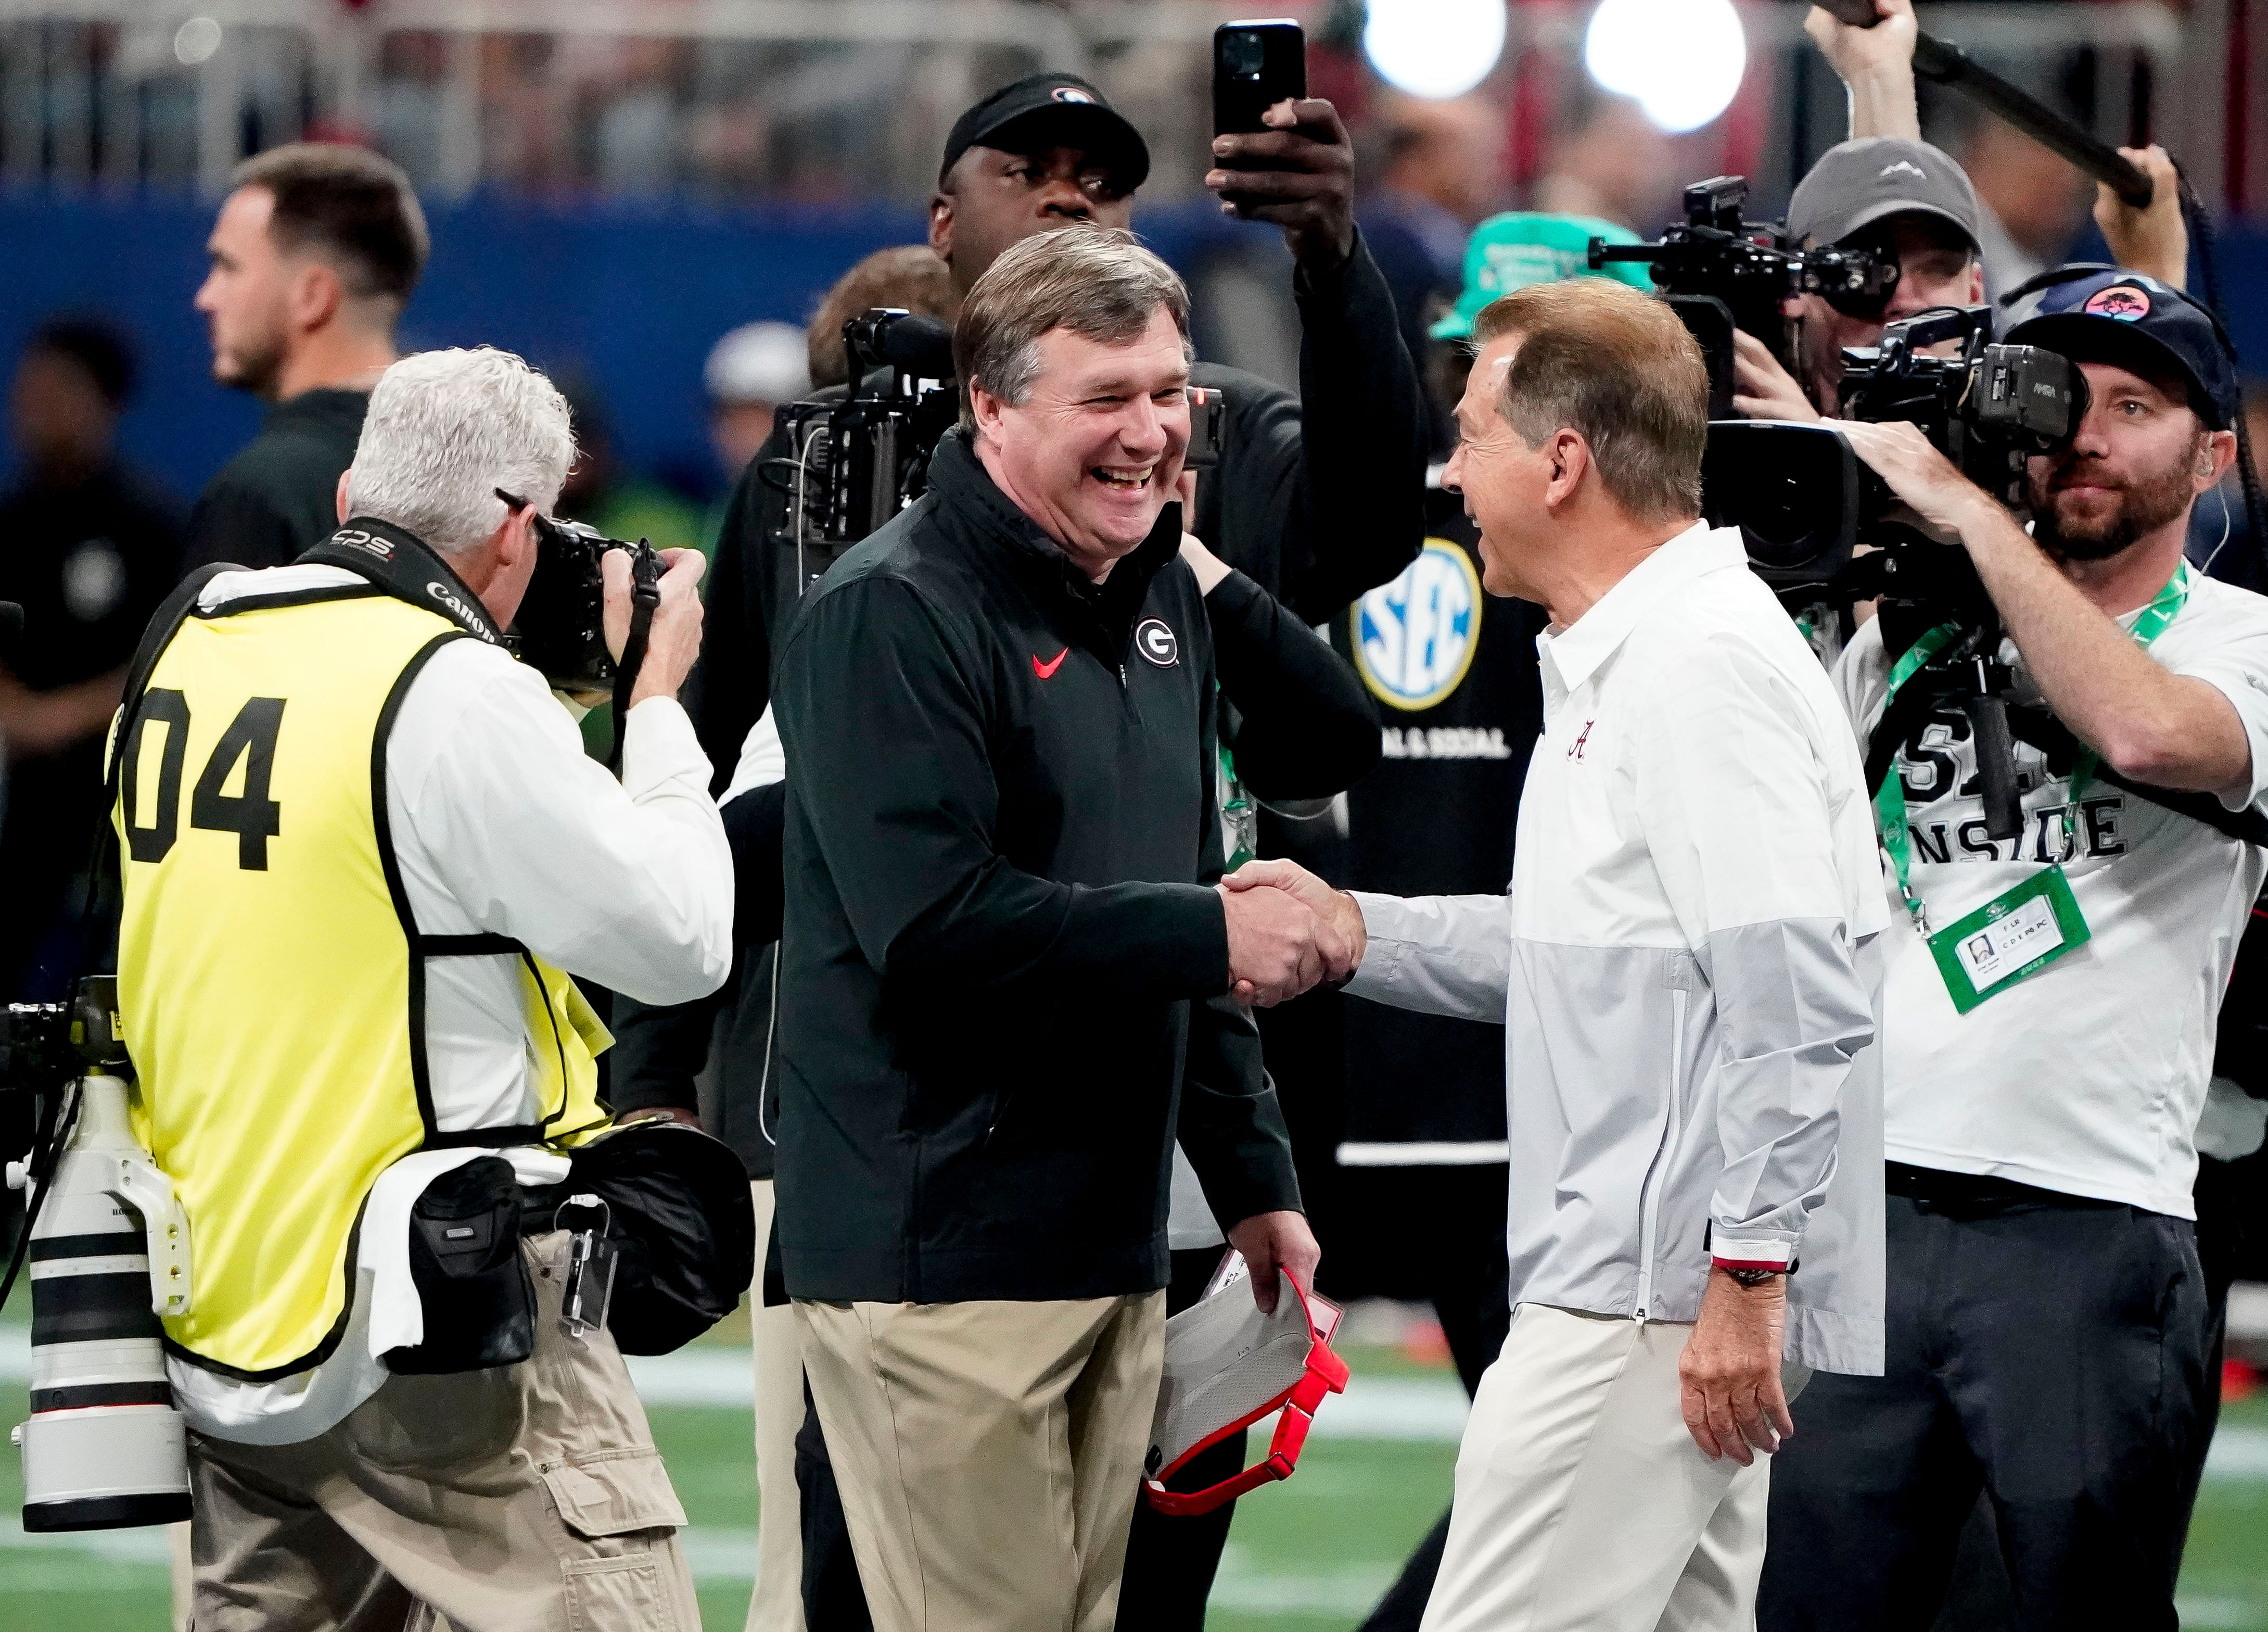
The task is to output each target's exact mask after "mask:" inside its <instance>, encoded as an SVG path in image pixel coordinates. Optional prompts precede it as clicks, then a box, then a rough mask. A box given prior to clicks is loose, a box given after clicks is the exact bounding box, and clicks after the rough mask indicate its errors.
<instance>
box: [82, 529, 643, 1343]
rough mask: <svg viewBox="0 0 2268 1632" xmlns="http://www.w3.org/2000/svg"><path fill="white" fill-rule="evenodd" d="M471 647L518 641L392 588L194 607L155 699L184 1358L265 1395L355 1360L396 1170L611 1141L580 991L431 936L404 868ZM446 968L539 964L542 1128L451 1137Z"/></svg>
mask: <svg viewBox="0 0 2268 1632" xmlns="http://www.w3.org/2000/svg"><path fill="white" fill-rule="evenodd" d="M343 536H345V535H342V537H343ZM401 537H402V538H403V539H404V540H405V541H407V535H401ZM407 543H409V544H414V543H415V541H407ZM331 548H335V545H334V546H319V549H331ZM416 550H418V551H419V553H420V555H421V557H423V546H422V545H417V546H416ZM433 559H434V558H431V557H423V560H425V561H427V562H431V561H433ZM440 576H441V577H442V578H445V579H446V580H447V581H448V582H449V583H450V584H452V585H453V584H454V583H455V580H454V579H453V576H450V575H448V574H447V573H446V569H440ZM162 616H163V614H161V617H162ZM468 630H476V631H479V632H482V633H483V634H484V638H490V639H492V638H493V637H492V636H489V635H485V625H484V624H479V625H475V624H470V623H468V620H467V619H466V618H465V617H457V618H454V619H453V618H452V617H449V616H446V615H444V614H442V613H440V612H438V611H434V610H428V609H426V608H425V607H424V606H422V605H417V604H414V603H412V602H410V601H409V600H407V599H399V598H397V597H396V595H395V594H389V593H387V590H385V589H383V588H380V587H378V586H377V585H375V584H373V585H371V586H368V587H364V586H355V587H342V588H336V589H326V590H320V591H313V592H302V593H299V594H281V595H270V596H265V597H261V596H254V597H250V598H245V599H239V600H236V601H232V602H229V603H228V604H226V605H225V606H224V607H222V608H221V609H219V610H218V611H217V612H216V613H214V614H210V615H207V614H204V613H202V612H198V611H195V610H191V611H190V612H189V613H188V615H187V616H186V617H182V618H181V619H180V623H179V625H178V627H177V628H176V629H175V630H174V631H173V634H172V637H171V638H170V639H166V641H165V644H164V645H163V646H162V647H161V648H159V650H158V654H157V657H156V660H155V661H154V663H153V664H151V665H150V666H149V667H148V668H147V669H146V683H145V684H144V685H143V686H142V687H141V689H140V690H138V691H137V690H132V689H129V695H128V698H127V710H128V712H127V713H125V714H124V715H123V716H122V719H124V720H128V721H130V722H131V723H130V726H129V730H128V734H127V735H126V738H125V740H124V742H123V743H122V746H121V749H120V751H119V753H118V756H117V765H116V771H115V780H116V784H117V789H118V793H117V800H116V804H115V807H114V810H113V812H112V820H113V823H114V827H115V829H116V831H117V836H118V845H119V856H120V872H121V876H122V892H123V896H122V912H121V921H120V929H119V947H118V991H119V1002H120V1008H121V1010H122V1018H123V1019H124V1022H125V1025H126V1037H127V1042H128V1047H129V1050H130V1052H131V1053H132V1056H133V1060H134V1066H135V1070H136V1085H135V1092H134V1101H133V1110H134V1115H135V1121H136V1128H135V1131H136V1134H138V1135H139V1136H140V1137H141V1139H142V1141H143V1142H144V1145H145V1147H146V1148H148V1149H149V1151H150V1152H151V1156H154V1157H155V1158H156V1160H157V1162H158V1166H159V1167H160V1168H162V1169H163V1170H165V1172H166V1175H167V1177H169V1178H171V1179H172V1180H173V1184H174V1186H175V1188H176V1189H177V1190H178V1191H179V1192H180V1196H181V1200H182V1202H183V1203H184V1205H185V1207H186V1208H187V1211H188V1219H189V1237H190V1247H191V1266H192V1271H191V1273H192V1274H193V1275H194V1277H195V1301H194V1304H193V1307H192V1309H191V1311H190V1312H189V1313H188V1314H187V1315H183V1316H180V1317H178V1318H168V1319H167V1320H166V1322H165V1326H166V1338H167V1340H168V1347H169V1348H173V1350H175V1351H176V1352H179V1353H180V1354H182V1355H185V1356H187V1357H188V1358H189V1359H191V1360H193V1361H195V1362H198V1363H200V1364H202V1365H204V1366H206V1367H207V1368H209V1369H210V1370H214V1371H217V1372H219V1373H222V1374H223V1375H225V1376H230V1377H236V1378H238V1379H239V1380H242V1381H247V1382H254V1383H259V1382H269V1381H273V1380H275V1379H276V1378H278V1377H288V1376H290V1375H291V1374H292V1373H294V1372H298V1371H302V1370H306V1369H307V1368H308V1367H310V1366H312V1365H315V1364H318V1363H320V1362H321V1361H322V1360H324V1359H325V1358H326V1357H327V1356H328V1355H329V1354H330V1352H331V1350H332V1349H333V1348H334V1347H335V1345H336V1343H337V1342H338V1340H339V1337H340V1335H341V1334H342V1332H343V1331H344V1329H345V1326H346V1317H347V1312H348V1296H349V1290H350V1289H349V1284H348V1282H349V1276H348V1273H347V1269H348V1265H349V1262H350V1255H351V1252H352V1247H353V1242H354V1235H355V1230H356V1226H357V1221H358V1220H359V1218H360V1216H361V1212H362V1206H363V1202H364V1200H365V1197H366V1196H367V1195H368V1194H369V1193H370V1189H371V1186H372V1184H373V1183H374V1182H375V1181H376V1179H377V1178H378V1176H379V1174H380V1173H381V1172H382V1171H384V1170H385V1169H386V1168H387V1166H389V1165H390V1164H392V1163H394V1162H396V1161H398V1160H399V1159H400V1158H401V1157H402V1156H406V1155H408V1154H409V1152H411V1151H413V1150H416V1149H419V1148H433V1147H436V1146H451V1145H454V1146H464V1145H497V1146H510V1145H515V1144H525V1143H529V1142H534V1141H538V1140H551V1141H556V1140H560V1139H563V1138H567V1137H570V1136H571V1135H573V1134H579V1133H581V1132H582V1131H584V1130H585V1129H586V1128H588V1127H590V1126H593V1125H595V1124H597V1123H598V1122H600V1121H601V1120H602V1119H603V1118H604V1112H603V1111H600V1108H599V1104H598V1099H597V1093H596V1087H597V1071H596V1066H595V1057H596V1055H597V1054H598V1052H600V1051H602V1050H603V1049H604V1048H605V1047H606V1046H607V1045H608V1043H609V1042H610V1041H611V1040H612V1039H611V1038H608V1036H607V1033H606V1030H605V1028H604V1027H603V1026H601V1025H600V1023H599V1022H598V1020H597V1017H596V1016H595V1015H593V1013H592V1012H591V1010H590V1008H589V1007H588V1005H587V1004H585V1002H584V1001H583V999H582V997H581V994H580V993H578V992H577V990H576V989H575V986H574V984H573V982H572V981H571V980H570V979H569V978H567V977H566V976H565V975H564V974H563V973H562V972H561V971H558V970H556V969H554V968H551V967H550V966H549V965H548V964H544V963H543V962H542V961H541V960H540V959H537V958H535V957H534V956H531V955H529V954H528V953H527V951H526V949H523V948H521V947H520V946H519V943H518V942H512V941H510V940H507V939H505V938H504V937H502V936H496V935H464V936H446V937H441V936H427V935H421V934H419V932H418V929H417V927H416V922H415V921H414V919H413V918H412V915H411V912H410V909H409V901H408V898H407V897H406V896H405V895H404V894H403V890H402V885H401V875H400V874H399V872H398V870H397V868H396V867H395V863H394V848H393V845H392V842H391V839H390V837H389V835H388V832H387V801H386V744H387V733H388V731H389V729H390V727H391V726H392V723H393V720H394V713H395V712H396V710H397V709H398V708H399V706H400V705H401V698H402V697H403V695H404V694H405V693H406V692H407V691H408V690H409V684H410V682H411V681H412V680H414V679H415V678H416V676H417V674H418V672H419V671H420V670H421V669H422V668H423V667H424V664H425V662H426V661H427V660H428V659H429V658H431V656H432V654H434V653H435V652H437V651H438V650H439V649H440V647H441V646H443V645H444V644H445V643H446V642H448V641H450V640H456V639H472V638H474V633H473V632H468ZM158 632H159V631H155V630H153V635H154V634H157V633H158ZM437 956H502V957H510V958H512V959H514V960H515V962H516V963H517V964H518V965H519V970H520V978H521V985H522V988H523V993H524V995H525V999H526V1003H527V1024H528V1043H529V1049H528V1052H529V1060H530V1066H531V1077H532V1080H533V1082H534V1085H535V1088H536V1090H537V1103H538V1104H540V1105H541V1106H542V1107H543V1120H542V1122H541V1124H540V1125H538V1126H523V1127H516V1128H499V1129H482V1130H476V1131H475V1132H472V1133H470V1134H467V1133H462V1132H460V1133H454V1134H441V1133H440V1132H439V1131H438V1128H437V1127H436V1125H435V1121H434V1107H433V1099H432V1093H431V1082H430V1079H429V1075H428V1071H427V1066H426V1059H425V1047H424V1040H425V1037H424V1034H425V1016H424V996H425V962H426V960H427V959H428V958H430V957H437Z"/></svg>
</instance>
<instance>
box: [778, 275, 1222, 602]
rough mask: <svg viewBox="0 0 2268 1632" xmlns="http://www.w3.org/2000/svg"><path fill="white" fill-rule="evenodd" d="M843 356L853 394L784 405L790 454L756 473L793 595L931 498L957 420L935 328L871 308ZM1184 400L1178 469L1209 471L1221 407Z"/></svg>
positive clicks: (1216, 450)
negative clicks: (940, 451)
mask: <svg viewBox="0 0 2268 1632" xmlns="http://www.w3.org/2000/svg"><path fill="white" fill-rule="evenodd" d="M843 351H844V353H845V355H846V357H847V358H848V360H849V362H850V379H851V382H852V388H851V395H849V396H847V397H833V398H828V397H818V398H814V399H812V400H810V401H808V402H789V403H785V404H784V405H783V406H782V407H781V409H780V410H779V420H778V425H779V429H780V430H781V431H783V432H784V433H785V434H786V437H787V442H788V447H789V449H790V452H789V454H788V455H787V456H786V457H785V458H784V459H774V460H768V461H766V462H765V465H764V468H763V469H762V470H760V471H759V472H758V475H759V476H760V478H761V479H762V481H763V482H764V484H766V485H767V486H769V487H770V488H771V490H772V491H774V492H776V493H777V494H779V495H780V496H781V498H784V500H785V503H784V505H782V506H780V508H779V510H778V512H777V515H778V518H779V519H778V521H777V524H776V525H774V526H773V527H771V528H770V529H769V530H768V532H767V534H766V537H765V542H766V543H768V544H770V546H771V547H772V548H773V549H775V550H780V551H783V552H784V553H785V554H787V555H790V556H792V558H793V559H794V573H795V594H797V595H799V596H800V595H802V594H805V593H806V591H808V590H809V589H810V588H811V587H812V586H813V585H814V584H815V583H817V582H818V581H819V580H820V579H821V577H822V576H824V575H825V573H826V572H827V569H828V568H829V567H831V566H833V565H835V563H836V561H838V560H840V559H841V558H843V553H844V552H845V551H846V550H849V549H850V548H851V546H852V545H853V544H855V543H858V541H859V540H861V539H863V538H865V537H866V536H867V535H869V534H871V533H873V531H874V530H875V529H876V528H880V526H881V525H882V524H883V523H884V522H886V521H889V520H890V518H891V517H893V516H895V515H896V514H897V513H898V512H900V511H901V510H903V509H904V508H905V507H906V506H909V505H910V504H912V503H913V502H914V500H916V499H917V498H920V497H921V496H922V495H923V494H924V493H925V492H927V491H929V462H930V455H931V454H934V453H935V452H936V451H937V445H938V441H939V439H940V438H942V437H943V436H944V435H945V433H946V432H947V431H950V430H951V429H952V428H953V426H954V421H955V420H957V419H958V418H959V417H960V414H961V402H960V395H959V393H958V391H957V390H955V389H954V385H953V379H954V366H953V331H952V329H949V328H947V327H946V325H945V324H944V323H942V322H940V321H938V320H937V319H935V318H933V317H916V316H914V315H912V314H909V313H908V312H905V311H902V310H901V309H898V308H896V307H892V306H877V307H875V308H873V310H871V311H869V312H866V313H865V314H863V315H861V316H858V317H854V318H852V319H851V321H849V322H847V323H845V324H843ZM886 371H887V372H886ZM1227 436H1228V404H1227V402H1226V398H1225V397H1224V396H1223V395H1222V394H1221V393H1220V392H1219V390H1218V389H1214V388H1207V387H1204V386H1192V387H1190V388H1189V450H1188V454H1187V455H1186V457H1185V458H1184V460H1183V462H1182V463H1183V467H1184V468H1185V469H1191V470H1204V469H1210V468H1211V467H1212V466H1213V465H1215V464H1218V463H1219V461H1220V456H1221V450H1222V448H1223V447H1224V446H1225V445H1226V440H1227ZM1185 522H1186V518H1185Z"/></svg>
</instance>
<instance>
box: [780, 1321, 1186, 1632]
mask: <svg viewBox="0 0 2268 1632" xmlns="http://www.w3.org/2000/svg"><path fill="white" fill-rule="evenodd" d="M796 1313H797V1315H798V1316H799V1318H801V1320H802V1322H803V1363H804V1369H805V1370H806V1372H807V1373H808V1374H809V1376H810V1379H811V1392H812V1398H813V1399H814V1402H815V1403H816V1404H817V1406H818V1407H819V1422H820V1426H821V1429H823V1430H824V1431H825V1433H826V1435H827V1447H828V1452H829V1453H830V1454H831V1456H832V1457H833V1459H834V1463H835V1476H836V1482H837V1483H838V1484H839V1485H840V1486H841V1488H842V1492H843V1517H844V1518H845V1519H846V1520H847V1522H848V1524H849V1526H850V1530H851V1550H852V1552H853V1553H855V1554H857V1556H858V1574H859V1577H860V1578H861V1579H862V1580H863V1582H864V1583H865V1589H866V1600H867V1604H868V1606H869V1607H870V1609H871V1610H872V1611H873V1618H874V1627H875V1632H1111V1628H1112V1627H1113V1626H1114V1624H1115V1623H1116V1620H1117V1614H1118V1577H1119V1573H1120V1571H1121V1570H1122V1569H1123V1568H1124V1567H1125V1563H1126V1531H1127V1526H1128V1525H1130V1523H1131V1522H1132V1520H1133V1517H1134V1503H1135V1500H1136V1498H1137V1495H1138V1492H1139V1486H1140V1481H1141V1476H1142V1458H1143V1455H1144V1452H1145V1451H1146V1449H1147V1442H1148V1438H1149V1432H1150V1422H1151V1419H1152V1416H1153V1415H1154V1414H1156V1411H1157V1405H1158V1377H1159V1372H1160V1370H1161V1369H1162V1367H1163V1365H1164V1363H1165V1330H1166V1295H1165V1294H1164V1293H1163V1292H1149V1293H1143V1294H1139V1295H1138V1296H1129V1297H1104V1298H1086V1299H1079V1300H1066V1301H1061V1302H1055V1301H1049V1302H1032V1303H1020V1302H1014V1301H1009V1300H990V1299H987V1300H980V1301H976V1302H970V1303H798V1304H797V1305H796Z"/></svg>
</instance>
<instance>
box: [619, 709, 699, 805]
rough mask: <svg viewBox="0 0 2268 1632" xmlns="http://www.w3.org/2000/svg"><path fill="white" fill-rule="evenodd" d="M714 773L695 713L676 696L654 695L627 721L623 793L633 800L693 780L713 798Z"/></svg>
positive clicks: (625, 728) (623, 735) (625, 724)
mask: <svg viewBox="0 0 2268 1632" xmlns="http://www.w3.org/2000/svg"><path fill="white" fill-rule="evenodd" d="M711 771H712V767H711V765H710V764H709V756H708V755H707V754H705V753H703V751H702V749H701V738H700V736H699V735H698V734H696V732H695V731H694V729H693V719H692V716H691V715H689V714H688V713H686V712H685V708H684V705H682V704H681V703H679V702H678V700H677V699H676V698H674V697H650V698H646V699H645V701H644V702H643V703H640V704H639V705H637V707H635V708H633V709H631V710H630V714H629V716H628V718H627V719H625V720H623V722H622V792H624V793H626V794H629V795H630V798H631V799H632V800H633V801H638V800H643V799H645V798H647V797H649V796H650V795H652V794H656V793H659V792H660V791H661V790H662V789H663V788H664V787H665V786H666V785H668V784H669V783H672V782H676V781H682V780H684V779H688V778H690V779H691V786H692V787H693V788H694V789H696V790H697V791H698V793H699V794H700V795H701V798H702V800H703V802H704V803H705V802H708V800H709V779H710V775H711Z"/></svg>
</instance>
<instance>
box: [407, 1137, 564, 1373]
mask: <svg viewBox="0 0 2268 1632" xmlns="http://www.w3.org/2000/svg"><path fill="white" fill-rule="evenodd" d="M520 1210H521V1207H520V1188H519V1180H518V1179H517V1178H514V1177H513V1174H512V1163H509V1162H507V1161H505V1160H504V1158H503V1157H502V1156H480V1157H476V1158H475V1160H473V1161H470V1162H468V1163H464V1164H463V1165H462V1166H460V1167H455V1168H452V1169H451V1170H449V1171H447V1172H446V1173H444V1174H442V1175H441V1177H440V1178H437V1179H435V1180H434V1181H433V1182H432V1183H431V1184H430V1185H426V1186H425V1189H424V1191H423V1193H422V1194H420V1195H419V1196H418V1198H417V1201H416V1205H415V1206H414V1207H411V1208H410V1212H409V1278H410V1281H412V1283H413V1284H415V1285H416V1289H417V1301H418V1303H419V1304H420V1305H421V1306H422V1307H423V1310H424V1311H425V1339H424V1341H423V1342H421V1343H416V1344H411V1345H408V1346H406V1347H403V1348H390V1349H388V1350H387V1352H386V1355H385V1356H384V1358H385V1361H386V1367H387V1370H389V1371H394V1372H400V1373H403V1374H406V1375H411V1376H432V1375H435V1374H438V1373H442V1372H450V1371H480V1370H487V1369H488V1368H489V1367H491V1366H511V1365H518V1364H519V1362H521V1361H523V1360H525V1359H527V1357H528V1355H532V1354H534V1352H535V1286H534V1282H533V1281H530V1280H529V1279H528V1275H527V1263H526V1262H525V1261H524V1260H523V1259H521V1257H520V1254H519V1237H520Z"/></svg>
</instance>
